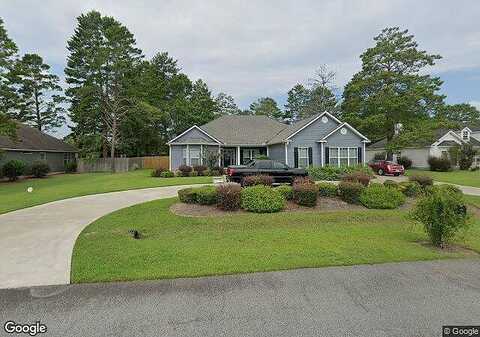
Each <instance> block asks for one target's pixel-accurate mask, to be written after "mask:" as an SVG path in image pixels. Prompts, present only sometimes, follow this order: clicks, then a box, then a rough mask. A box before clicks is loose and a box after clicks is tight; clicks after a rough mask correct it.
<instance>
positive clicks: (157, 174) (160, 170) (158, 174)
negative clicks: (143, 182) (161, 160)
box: [151, 167, 165, 178]
mask: <svg viewBox="0 0 480 337" xmlns="http://www.w3.org/2000/svg"><path fill="white" fill-rule="evenodd" d="M164 171H165V169H164V168H162V167H159V168H157V169H154V170H153V171H152V173H151V176H152V177H156V178H158V177H161V176H162V173H163V172H164Z"/></svg>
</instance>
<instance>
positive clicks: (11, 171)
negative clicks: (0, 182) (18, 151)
mask: <svg viewBox="0 0 480 337" xmlns="http://www.w3.org/2000/svg"><path fill="white" fill-rule="evenodd" d="M26 168H27V165H26V164H25V163H24V162H23V161H21V160H15V159H14V160H10V161H7V162H6V163H5V165H3V175H4V176H5V177H7V178H8V179H9V180H10V181H15V180H17V179H18V177H19V176H21V175H23V174H24V173H25V170H26Z"/></svg>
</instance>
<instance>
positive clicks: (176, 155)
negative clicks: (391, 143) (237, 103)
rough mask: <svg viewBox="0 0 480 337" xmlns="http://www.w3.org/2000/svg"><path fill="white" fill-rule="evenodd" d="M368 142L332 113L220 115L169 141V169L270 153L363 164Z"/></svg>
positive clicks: (298, 163)
mask: <svg viewBox="0 0 480 337" xmlns="http://www.w3.org/2000/svg"><path fill="white" fill-rule="evenodd" d="M368 142H369V140H368V139H367V137H365V136H363V135H362V134H361V133H360V132H358V131H357V130H355V129H354V128H353V127H352V126H350V125H349V124H348V123H342V122H341V121H339V120H338V119H337V118H336V117H335V116H333V115H331V114H330V113H328V112H323V113H320V114H316V115H315V116H312V117H310V118H307V119H304V120H301V121H298V122H297V123H295V124H292V125H287V124H283V123H280V122H278V121H276V120H273V119H271V118H268V117H265V116H241V115H240V116H236V115H235V116H222V117H219V118H217V119H215V120H213V121H211V122H209V123H207V124H205V125H201V126H197V125H194V126H192V127H191V128H189V129H188V130H186V131H185V132H183V133H181V134H180V135H178V136H176V137H175V138H173V139H172V140H170V141H169V142H168V145H169V146H170V169H171V170H176V169H177V168H178V167H179V166H180V165H189V166H194V165H201V164H205V158H206V157H207V155H212V154H213V153H216V154H218V165H219V166H222V167H227V166H229V165H241V164H246V163H247V162H248V161H250V160H251V159H254V158H256V157H257V156H261V155H264V156H268V157H269V158H270V159H273V160H276V161H279V162H282V163H284V164H287V165H289V166H291V167H307V166H311V165H314V166H325V165H333V166H340V165H342V166H343V165H355V164H357V163H365V144H366V143H368Z"/></svg>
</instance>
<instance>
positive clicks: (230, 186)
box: [217, 183, 242, 211]
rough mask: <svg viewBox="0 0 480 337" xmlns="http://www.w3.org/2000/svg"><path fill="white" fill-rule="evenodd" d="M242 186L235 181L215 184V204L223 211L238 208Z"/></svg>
mask: <svg viewBox="0 0 480 337" xmlns="http://www.w3.org/2000/svg"><path fill="white" fill-rule="evenodd" d="M241 192H242V186H240V184H237V183H224V184H220V185H218V186H217V206H218V207H219V208H221V209H223V210H225V211H234V210H237V209H239V208H240V202H241Z"/></svg>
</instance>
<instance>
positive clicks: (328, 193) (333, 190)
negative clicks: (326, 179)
mask: <svg viewBox="0 0 480 337" xmlns="http://www.w3.org/2000/svg"><path fill="white" fill-rule="evenodd" d="M317 189H318V195H319V196H321V197H336V196H337V194H338V187H337V185H335V184H331V183H319V184H317Z"/></svg>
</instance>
